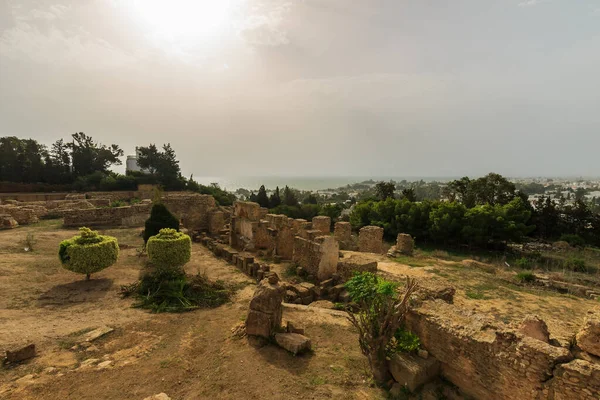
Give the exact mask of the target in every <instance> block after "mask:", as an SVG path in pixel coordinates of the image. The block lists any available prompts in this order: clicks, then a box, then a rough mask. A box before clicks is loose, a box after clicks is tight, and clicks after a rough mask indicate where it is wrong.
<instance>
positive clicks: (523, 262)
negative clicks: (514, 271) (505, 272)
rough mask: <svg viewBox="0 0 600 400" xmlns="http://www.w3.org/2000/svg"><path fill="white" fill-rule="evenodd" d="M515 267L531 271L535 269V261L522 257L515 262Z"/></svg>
mask: <svg viewBox="0 0 600 400" xmlns="http://www.w3.org/2000/svg"><path fill="white" fill-rule="evenodd" d="M515 265H516V266H517V267H519V268H521V269H531V268H532V267H533V261H532V260H530V259H529V258H527V257H521V258H519V259H518V260H517V261H515Z"/></svg>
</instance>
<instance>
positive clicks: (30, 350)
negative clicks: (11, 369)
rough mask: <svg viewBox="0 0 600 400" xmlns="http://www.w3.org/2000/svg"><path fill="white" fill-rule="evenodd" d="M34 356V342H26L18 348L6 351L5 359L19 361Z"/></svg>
mask: <svg viewBox="0 0 600 400" xmlns="http://www.w3.org/2000/svg"><path fill="white" fill-rule="evenodd" d="M33 357H35V344H33V343H32V344H28V345H27V346H25V347H21V348H20V349H17V350H14V351H10V350H7V351H6V361H8V362H11V363H13V362H20V361H25V360H28V359H30V358H33Z"/></svg>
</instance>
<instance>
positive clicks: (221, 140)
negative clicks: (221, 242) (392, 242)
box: [0, 0, 600, 176]
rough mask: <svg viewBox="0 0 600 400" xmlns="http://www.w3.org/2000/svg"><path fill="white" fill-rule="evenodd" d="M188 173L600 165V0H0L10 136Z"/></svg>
mask: <svg viewBox="0 0 600 400" xmlns="http://www.w3.org/2000/svg"><path fill="white" fill-rule="evenodd" d="M78 131H83V132H85V133H87V134H89V135H92V136H93V137H94V138H95V139H96V140H98V141H100V142H102V143H105V144H109V143H118V144H119V145H120V146H121V147H122V148H123V149H124V150H125V152H126V153H132V152H133V149H134V147H135V146H136V145H147V144H148V143H150V142H153V143H158V144H161V143H164V142H170V143H171V144H172V145H173V147H174V148H175V150H176V152H177V155H178V157H179V159H180V161H181V166H182V169H183V172H184V174H186V175H188V174H190V173H192V172H193V173H194V175H195V176H200V175H205V176H240V175H305V176H306V175H327V176H331V175H361V176H365V175H374V176H381V175H385V176H456V175H465V174H468V175H481V174H484V173H487V172H490V171H496V172H500V173H503V174H506V175H511V176H517V175H600V0H453V1H439V0H412V1H408V0H389V1H375V0H363V1H359V0H352V1H350V0H302V1H301V0H297V1H285V0H283V1H258V0H231V1H228V0H168V1H167V0H163V1H161V0H103V1H101V0H96V1H90V0H71V1H69V0H62V1H61V0H39V1H29V0H14V1H12V0H8V1H7V0H0V136H5V135H16V136H19V137H32V138H35V139H38V140H40V141H42V142H44V143H47V144H49V143H51V142H52V141H54V140H55V139H57V138H59V137H64V138H67V137H68V136H69V135H70V134H71V133H74V132H78Z"/></svg>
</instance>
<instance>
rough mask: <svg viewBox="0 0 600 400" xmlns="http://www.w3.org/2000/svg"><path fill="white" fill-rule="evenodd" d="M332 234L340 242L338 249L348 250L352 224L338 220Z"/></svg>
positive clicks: (350, 241) (350, 242)
mask: <svg viewBox="0 0 600 400" xmlns="http://www.w3.org/2000/svg"><path fill="white" fill-rule="evenodd" d="M333 236H334V237H335V238H336V239H337V240H338V242H340V249H342V250H349V249H350V247H351V244H352V225H350V222H344V221H339V222H336V223H335V226H334V227H333Z"/></svg>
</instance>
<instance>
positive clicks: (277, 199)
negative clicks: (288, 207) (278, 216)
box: [269, 186, 281, 208]
mask: <svg viewBox="0 0 600 400" xmlns="http://www.w3.org/2000/svg"><path fill="white" fill-rule="evenodd" d="M280 204H281V193H279V186H277V187H276V188H275V191H274V192H273V194H272V195H271V197H269V207H270V208H275V207H277V206H279V205H280Z"/></svg>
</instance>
